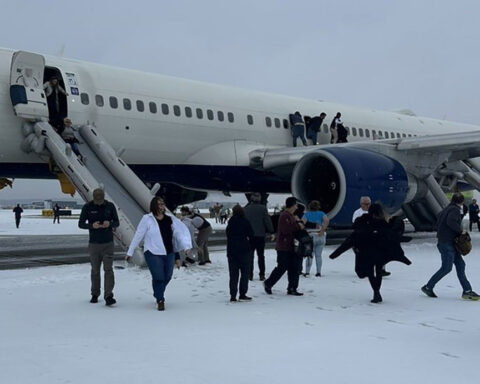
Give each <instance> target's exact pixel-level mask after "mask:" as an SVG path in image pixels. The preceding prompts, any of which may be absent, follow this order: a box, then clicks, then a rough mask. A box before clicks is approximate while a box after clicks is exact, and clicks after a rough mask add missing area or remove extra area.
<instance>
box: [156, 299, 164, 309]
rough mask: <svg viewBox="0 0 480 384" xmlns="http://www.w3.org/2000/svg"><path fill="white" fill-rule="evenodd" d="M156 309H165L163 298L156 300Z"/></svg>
mask: <svg viewBox="0 0 480 384" xmlns="http://www.w3.org/2000/svg"><path fill="white" fill-rule="evenodd" d="M157 309H158V310H159V311H164V310H165V300H159V301H157Z"/></svg>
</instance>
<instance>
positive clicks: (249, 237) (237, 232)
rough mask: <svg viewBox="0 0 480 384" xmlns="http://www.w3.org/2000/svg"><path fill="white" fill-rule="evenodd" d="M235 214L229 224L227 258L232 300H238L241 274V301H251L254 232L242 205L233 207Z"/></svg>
mask: <svg viewBox="0 0 480 384" xmlns="http://www.w3.org/2000/svg"><path fill="white" fill-rule="evenodd" d="M232 211H233V216H232V217H231V219H230V220H229V221H228V225H227V230H226V233H227V258H228V271H229V274H230V301H232V302H234V301H237V291H238V288H239V287H238V277H239V274H240V296H239V297H238V299H239V300H240V301H250V300H252V298H251V297H249V296H247V291H248V277H249V275H250V261H251V243H252V241H253V239H254V233H253V229H252V226H251V225H250V223H249V221H248V220H247V219H246V218H245V212H244V210H243V208H242V207H241V206H240V205H235V206H234V207H233V209H232Z"/></svg>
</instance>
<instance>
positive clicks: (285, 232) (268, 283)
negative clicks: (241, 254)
mask: <svg viewBox="0 0 480 384" xmlns="http://www.w3.org/2000/svg"><path fill="white" fill-rule="evenodd" d="M296 210H297V199H296V198H295V197H288V198H287V200H286V201H285V210H284V211H283V212H282V213H281V214H280V217H279V219H278V231H277V236H276V238H277V243H276V246H275V249H276V250H277V266H276V267H275V268H274V270H273V271H272V273H271V274H270V276H269V278H268V279H266V280H265V281H264V288H265V292H266V293H267V294H269V295H271V294H272V287H273V286H274V285H275V284H276V283H277V282H278V280H280V278H281V277H282V276H283V275H284V273H285V272H288V287H287V294H288V295H293V296H303V293H302V292H298V290H297V288H298V280H299V275H300V271H299V262H298V260H299V257H298V255H297V254H296V253H295V243H294V239H295V232H297V231H298V230H301V229H303V228H304V224H303V222H302V221H301V220H300V218H299V217H296V216H294V212H295V211H296Z"/></svg>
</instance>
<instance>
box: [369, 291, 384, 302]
mask: <svg viewBox="0 0 480 384" xmlns="http://www.w3.org/2000/svg"><path fill="white" fill-rule="evenodd" d="M382 301H383V300H382V295H380V291H373V299H372V300H370V302H371V303H381V302H382Z"/></svg>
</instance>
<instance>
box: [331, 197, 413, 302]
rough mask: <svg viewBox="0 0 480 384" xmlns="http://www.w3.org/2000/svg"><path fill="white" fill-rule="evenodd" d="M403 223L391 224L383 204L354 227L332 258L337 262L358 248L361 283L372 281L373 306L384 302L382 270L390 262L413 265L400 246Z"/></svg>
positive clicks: (371, 209)
mask: <svg viewBox="0 0 480 384" xmlns="http://www.w3.org/2000/svg"><path fill="white" fill-rule="evenodd" d="M398 220H399V219H394V220H393V221H392V220H391V221H390V222H387V221H386V219H385V213H384V211H383V208H382V206H381V205H380V204H378V203H375V204H372V205H371V206H370V208H369V210H368V214H366V215H362V216H360V217H359V218H357V219H356V220H355V223H354V224H353V233H352V234H351V235H350V236H349V237H348V238H347V239H346V240H345V241H344V242H343V243H342V244H341V245H340V246H339V247H338V248H337V249H336V250H335V251H334V252H333V253H332V254H331V255H330V259H335V258H337V257H338V256H340V255H341V254H342V253H344V252H345V251H347V250H348V249H350V248H352V247H354V248H355V272H356V273H357V276H358V277H359V278H361V279H363V278H365V277H368V280H369V282H370V286H371V287H372V290H373V299H372V300H371V302H372V303H380V302H382V301H383V299H382V296H381V294H380V287H381V285H382V268H383V266H384V265H385V264H387V263H389V262H390V261H399V262H402V263H404V264H406V265H410V264H411V261H410V260H408V258H407V257H406V256H405V254H404V252H403V249H402V247H401V245H400V242H401V241H402V240H403V241H408V240H409V239H408V238H404V237H403V232H402V231H403V229H402V228H404V227H402V224H403V223H399V222H398Z"/></svg>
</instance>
